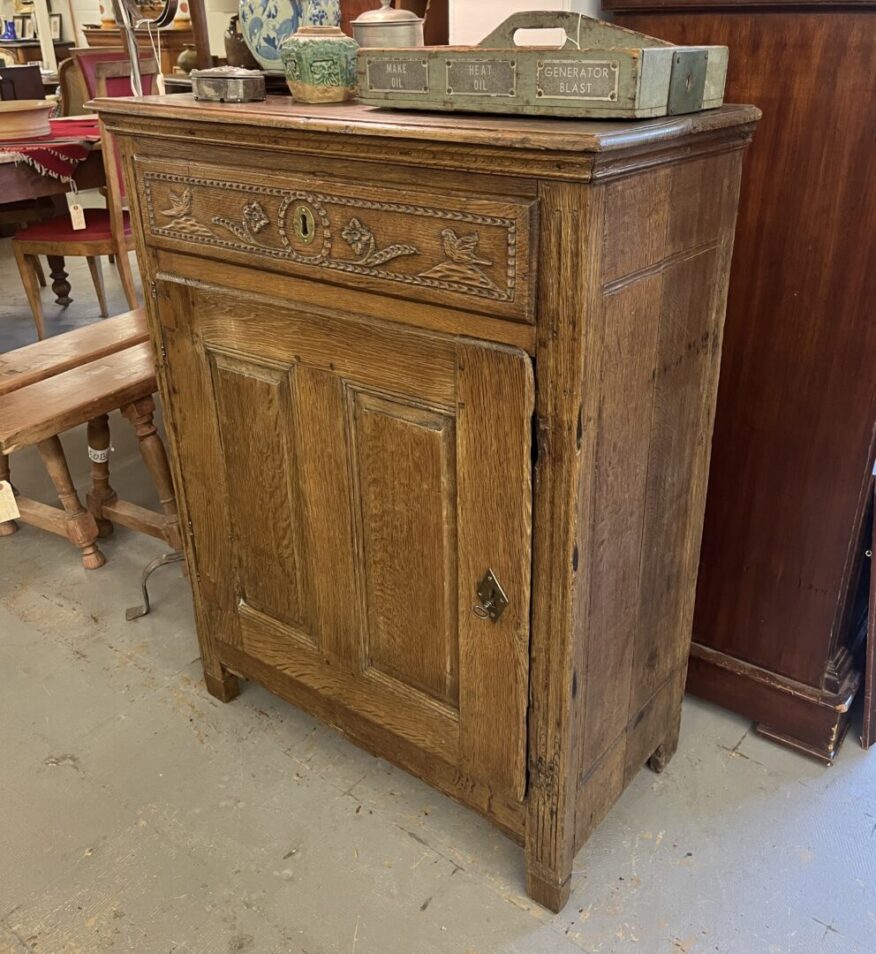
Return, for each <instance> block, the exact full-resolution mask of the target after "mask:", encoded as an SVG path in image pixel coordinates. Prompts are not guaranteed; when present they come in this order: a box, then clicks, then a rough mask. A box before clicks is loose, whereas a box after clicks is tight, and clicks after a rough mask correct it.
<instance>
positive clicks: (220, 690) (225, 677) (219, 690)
mask: <svg viewBox="0 0 876 954" xmlns="http://www.w3.org/2000/svg"><path fill="white" fill-rule="evenodd" d="M204 683H205V684H206V686H207V692H209V693H210V695H211V696H215V697H216V698H217V699H218V700H219V701H220V702H231V700H232V699H236V698H237V696H238V695H239V694H240V680H239V679H238V678H237V676H235V675H234V673H233V672H229V671H228V670H227V669H226V668H225V667H224V666H220V667H219V675H218V676H217V675H214V674H213V673H211V672H208V671H207V670H206V669H205V670H204Z"/></svg>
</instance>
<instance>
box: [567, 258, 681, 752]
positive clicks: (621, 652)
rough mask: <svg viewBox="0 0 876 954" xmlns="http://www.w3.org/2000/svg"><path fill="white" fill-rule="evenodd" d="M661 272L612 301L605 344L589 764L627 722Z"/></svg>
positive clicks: (586, 743) (592, 558)
mask: <svg viewBox="0 0 876 954" xmlns="http://www.w3.org/2000/svg"><path fill="white" fill-rule="evenodd" d="M662 283H663V278H662V275H660V274H657V275H653V276H651V277H649V278H647V279H644V280H642V281H639V282H637V283H635V284H633V285H628V286H627V287H626V288H625V289H624V290H623V291H622V292H619V293H618V294H615V295H612V296H610V297H609V298H608V299H607V300H606V301H605V302H604V306H603V307H604V310H605V316H604V326H605V337H604V339H603V356H602V374H601V378H600V380H599V383H598V394H599V400H598V403H597V406H596V408H595V412H596V416H597V419H598V422H599V423H598V437H597V445H596V461H595V467H594V470H593V473H592V474H590V475H588V476H587V477H586V478H585V479H586V480H588V481H592V483H593V498H592V502H591V503H592V507H593V536H592V542H591V550H590V554H589V556H588V555H585V559H587V561H588V567H587V573H588V576H589V579H590V593H589V598H588V603H589V606H590V617H589V620H588V626H587V631H588V641H587V647H586V655H585V657H584V658H585V663H584V671H585V672H586V673H587V675H588V678H587V691H586V693H585V694H584V698H583V706H584V723H583V729H582V730H583V733H584V737H583V745H582V753H581V759H582V764H583V765H589V764H591V763H593V762H594V761H595V760H596V759H597V758H599V756H600V755H602V753H603V751H604V749H605V747H606V744H607V743H608V741H609V740H611V739H613V738H614V736H616V735H617V732H618V727H619V726H623V725H624V724H625V722H626V714H627V707H628V703H629V685H630V672H631V669H632V664H633V653H634V647H635V642H636V640H635V631H636V626H637V623H638V605H637V601H636V600H635V598H634V596H635V594H636V593H637V592H639V590H640V588H641V577H642V501H643V499H644V497H645V487H646V480H647V476H648V473H647V471H648V445H649V439H650V434H651V426H652V408H653V403H654V367H655V355H656V349H657V337H658V334H657V332H658V328H657V323H656V322H655V321H654V320H653V309H654V306H653V302H654V300H655V298H656V300H657V301H659V300H660V293H661V287H662Z"/></svg>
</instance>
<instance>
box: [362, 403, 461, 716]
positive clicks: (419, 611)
mask: <svg viewBox="0 0 876 954" xmlns="http://www.w3.org/2000/svg"><path fill="white" fill-rule="evenodd" d="M353 403H354V406H353V409H352V414H353V415H354V424H353V429H354V432H355V434H356V441H355V449H354V454H355V465H356V478H357V479H358V497H359V499H360V501H361V516H362V531H361V532H362V546H363V549H364V552H365V553H367V554H369V557H370V558H369V559H368V560H366V564H365V587H366V593H365V604H366V606H367V607H368V645H367V649H366V653H367V656H368V659H369V662H370V665H371V666H373V667H374V668H375V669H378V670H380V671H381V672H384V673H386V674H387V675H390V676H394V677H396V678H399V679H401V681H403V682H406V683H408V684H410V685H413V686H417V687H419V688H420V689H423V690H424V691H426V692H428V693H430V694H431V695H433V696H435V698H436V699H440V700H441V701H443V702H445V703H447V704H448V705H451V706H453V707H454V708H457V707H458V701H459V659H458V655H459V645H458V642H457V641H456V640H455V639H454V638H453V634H454V631H455V629H456V625H455V622H454V621H455V617H456V580H457V568H456V547H457V538H456V512H455V508H454V507H453V506H452V504H453V501H454V499H455V497H456V486H455V484H456V435H455V428H454V421H453V418H452V417H449V416H448V415H444V414H436V413H435V412H433V411H428V410H424V409H422V408H418V407H415V406H411V405H409V404H402V403H400V402H398V401H390V400H387V399H386V398H381V397H378V396H375V395H370V394H368V393H358V394H355V395H354V396H353ZM412 634H416V638H415V639H411V635H412Z"/></svg>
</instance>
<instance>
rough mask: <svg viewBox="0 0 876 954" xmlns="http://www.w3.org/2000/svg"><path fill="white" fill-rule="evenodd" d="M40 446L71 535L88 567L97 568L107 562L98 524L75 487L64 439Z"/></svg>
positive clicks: (53, 438) (86, 567)
mask: <svg viewBox="0 0 876 954" xmlns="http://www.w3.org/2000/svg"><path fill="white" fill-rule="evenodd" d="M37 449H38V450H39V452H40V457H41V458H42V460H43V464H45V467H46V470H47V471H48V473H49V477H50V478H51V480H52V483H53V484H54V485H55V490H56V491H57V493H58V499H59V500H60V502H61V506H62V507H63V508H64V512H65V513H66V514H67V537H68V538H69V540H70V542H71V543H72V544H74V545H75V546H77V547H79V550H80V552H81V553H82V565H83V566H84V567H85V569H86V570H96V569H97V568H98V567H101V566H103V565H104V563H106V558H105V557H104V555H103V554H102V553H101V552H100V550H99V549H98V548H97V544H96V543H95V541H96V540H97V524H96V523H95V520H94V517H93V516H92V515H91V514H90V513H89V512H88V511H87V510H86V509H85V508H84V507H83V506H82V503H81V501H80V500H79V495H78V494H77V493H76V488H75V487H74V486H73V480H72V478H71V477H70V470H69V468H68V467H67V459H66V458H65V457H64V449H63V448H62V447H61V441H60V440H59V439H58V437H57V435H55V436H54V437H48V438H46V440H44V441H40V443H39V444H38V445H37Z"/></svg>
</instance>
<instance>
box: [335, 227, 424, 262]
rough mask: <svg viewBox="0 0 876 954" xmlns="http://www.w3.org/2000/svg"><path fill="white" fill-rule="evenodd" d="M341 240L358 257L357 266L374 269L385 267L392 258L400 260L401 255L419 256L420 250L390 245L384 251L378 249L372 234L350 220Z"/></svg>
mask: <svg viewBox="0 0 876 954" xmlns="http://www.w3.org/2000/svg"><path fill="white" fill-rule="evenodd" d="M341 238H342V239H343V240H344V241H345V242H346V243H347V245H349V246H350V248H352V249H353V251H354V252H355V253H356V254H357V255H358V256H359V258H358V259H356V264H357V265H365V266H367V267H369V268H376V267H377V266H378V265H385V264H386V263H387V262H391V261H392V260H393V259H394V258H400V257H401V256H402V255H419V254H420V250H419V249H418V248H417V247H416V245H401V244H399V245H390V246H388V247H387V248H384V249H378V247H377V239H375V238H374V233H373V232H372V231H371V229H369V228H368V226H367V225H363V224H362V223H361V222H360V221H359V220H358V219H350V221H349V222H348V223H347V225H346V227H345V228H344V231H343V232H341Z"/></svg>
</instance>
